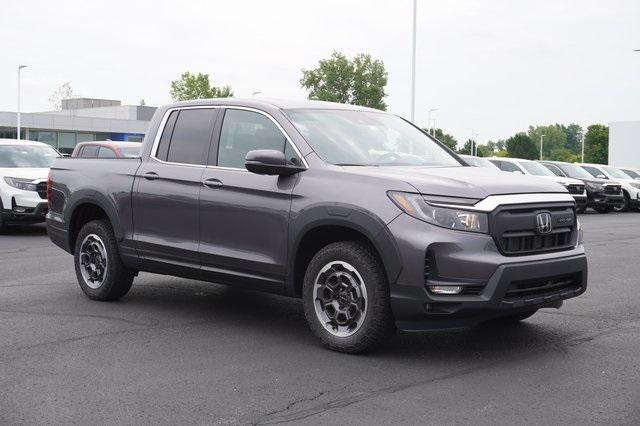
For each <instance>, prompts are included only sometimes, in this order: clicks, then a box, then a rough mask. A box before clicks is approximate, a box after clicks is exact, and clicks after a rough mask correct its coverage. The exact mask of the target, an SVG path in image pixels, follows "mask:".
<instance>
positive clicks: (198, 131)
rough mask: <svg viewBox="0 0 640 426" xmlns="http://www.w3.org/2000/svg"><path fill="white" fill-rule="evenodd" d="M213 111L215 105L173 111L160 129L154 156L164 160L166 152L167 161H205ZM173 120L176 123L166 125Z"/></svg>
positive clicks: (201, 162) (184, 162)
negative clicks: (160, 134)
mask: <svg viewBox="0 0 640 426" xmlns="http://www.w3.org/2000/svg"><path fill="white" fill-rule="evenodd" d="M176 113H177V115H176V116H175V119H174V118H173V117H174V114H176ZM216 114H217V110H216V109H214V108H195V109H184V110H181V111H176V112H174V113H172V114H171V116H170V117H169V120H168V121H167V125H166V126H165V129H164V130H163V132H162V136H161V138H160V145H159V146H158V153H157V158H159V159H161V160H164V158H165V156H166V161H168V162H170V163H181V164H197V165H204V164H206V162H207V153H208V152H209V146H210V144H211V135H212V133H213V123H214V121H215V118H216ZM174 120H175V124H174V125H173V128H172V129H170V128H169V125H170V124H172V123H173V121H174ZM169 135H170V139H169ZM167 141H168V142H167Z"/></svg>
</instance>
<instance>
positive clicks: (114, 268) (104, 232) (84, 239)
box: [74, 220, 134, 301]
mask: <svg viewBox="0 0 640 426" xmlns="http://www.w3.org/2000/svg"><path fill="white" fill-rule="evenodd" d="M92 241H93V245H101V246H102V247H103V248H104V250H103V251H104V256H102V255H101V258H102V257H106V262H105V268H104V270H102V275H101V276H102V279H101V280H100V281H99V282H97V281H94V282H92V281H91V280H90V279H91V278H92V277H91V276H90V272H86V271H87V269H85V272H84V274H83V268H85V267H84V266H83V260H82V259H83V253H84V256H85V258H86V256H87V254H86V253H87V250H89V251H91V250H92V249H91V248H87V249H83V243H85V244H86V245H90V244H91V242H92ZM83 250H84V252H83ZM94 250H95V249H94ZM101 251H102V250H101ZM85 263H89V262H86V261H85ZM74 264H75V269H76V276H77V278H78V283H79V284H80V288H81V289H82V291H83V292H84V293H85V294H86V295H87V296H88V297H89V298H90V299H93V300H100V301H109V300H117V299H120V298H121V297H123V296H124V295H125V294H127V293H128V292H129V289H130V288H131V285H132V284H133V278H134V272H133V271H131V270H129V269H127V268H126V267H125V266H124V264H123V263H122V260H121V258H120V252H119V250H118V244H117V242H116V237H115V234H114V233H113V228H112V227H111V224H110V223H109V222H107V221H104V220H94V221H91V222H88V223H87V224H86V225H84V226H83V227H82V229H81V230H80V233H79V234H78V238H76V244H75V254H74ZM87 275H89V277H87Z"/></svg>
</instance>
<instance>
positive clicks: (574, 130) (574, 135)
mask: <svg viewBox="0 0 640 426" xmlns="http://www.w3.org/2000/svg"><path fill="white" fill-rule="evenodd" d="M563 127H564V126H563ZM565 133H566V134H567V145H566V148H567V150H569V151H570V152H571V153H573V154H576V155H577V154H580V153H581V152H582V141H581V135H582V126H580V125H579V124H576V123H571V124H569V125H568V126H566V127H565ZM554 160H555V158H554ZM558 161H562V160H558Z"/></svg>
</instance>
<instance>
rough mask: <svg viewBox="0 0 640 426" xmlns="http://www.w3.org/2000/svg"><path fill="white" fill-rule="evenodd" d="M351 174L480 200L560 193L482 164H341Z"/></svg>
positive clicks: (544, 183)
mask: <svg viewBox="0 0 640 426" xmlns="http://www.w3.org/2000/svg"><path fill="white" fill-rule="evenodd" d="M344 169H346V170H348V171H349V172H351V173H356V174H362V175H368V176H376V177H384V178H388V179H396V180H400V181H403V182H406V183H408V184H410V185H412V186H413V187H415V188H416V189H417V190H418V191H419V192H420V193H421V194H429V195H442V196H449V197H461V198H477V199H483V198H486V197H488V196H489V195H504V194H527V193H540V192H548V193H553V192H556V193H558V192H560V193H563V192H564V193H566V192H567V190H566V189H564V187H562V186H561V185H559V184H558V183H556V182H555V181H552V180H548V179H544V178H540V177H537V176H527V175H517V174H509V173H504V172H502V171H500V170H497V169H496V170H492V169H488V168H484V167H463V166H460V167H420V166H395V167H394V166H389V167H387V166H381V167H369V166H364V167H361V166H357V167H352V166H344Z"/></svg>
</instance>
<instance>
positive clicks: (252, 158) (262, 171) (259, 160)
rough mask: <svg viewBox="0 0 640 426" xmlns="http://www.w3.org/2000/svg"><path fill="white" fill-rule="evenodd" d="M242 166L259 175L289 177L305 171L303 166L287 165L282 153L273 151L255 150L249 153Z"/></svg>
mask: <svg viewBox="0 0 640 426" xmlns="http://www.w3.org/2000/svg"><path fill="white" fill-rule="evenodd" d="M244 166H245V167H246V168H247V170H249V171H250V172H252V173H256V174H259V175H278V176H291V175H294V174H296V173H299V172H302V171H304V170H306V168H305V167H303V166H298V165H294V164H287V159H286V157H285V156H284V153H283V152H281V151H276V150H275V149H257V150H254V151H249V152H248V153H247V156H246V157H245V160H244Z"/></svg>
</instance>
